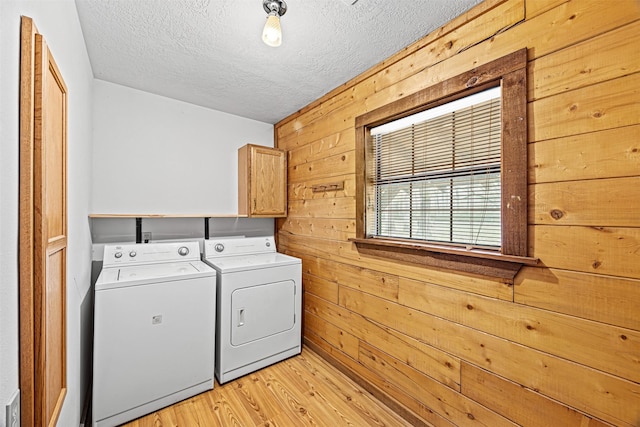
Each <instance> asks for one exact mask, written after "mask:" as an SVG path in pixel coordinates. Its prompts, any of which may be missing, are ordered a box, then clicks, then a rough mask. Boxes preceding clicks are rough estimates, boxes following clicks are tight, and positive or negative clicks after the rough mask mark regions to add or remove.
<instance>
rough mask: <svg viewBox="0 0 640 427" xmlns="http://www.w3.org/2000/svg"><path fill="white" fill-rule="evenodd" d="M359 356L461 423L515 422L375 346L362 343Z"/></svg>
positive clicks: (454, 420) (418, 397)
mask: <svg viewBox="0 0 640 427" xmlns="http://www.w3.org/2000/svg"><path fill="white" fill-rule="evenodd" d="M358 360H359V361H360V362H361V363H363V364H364V365H365V366H367V367H368V368H369V369H370V370H371V371H374V372H377V373H378V375H381V376H382V377H383V378H386V379H387V380H386V381H387V382H388V383H389V384H392V385H393V386H395V387H397V388H398V389H400V390H404V391H405V393H407V394H409V395H410V396H412V397H413V398H414V399H416V400H418V401H420V402H421V403H423V404H424V405H425V406H427V407H428V408H430V409H432V410H433V411H435V412H437V413H438V414H440V415H441V416H442V417H443V418H446V419H448V420H450V421H451V422H453V423H454V424H455V425H457V426H477V425H485V426H495V427H499V426H515V425H516V424H514V423H513V422H511V421H509V420H507V419H506V418H504V417H502V416H501V415H498V414H496V413H495V412H493V411H491V410H489V409H487V408H485V407H484V406H482V405H480V404H478V403H477V402H475V401H473V400H471V399H469V398H467V397H465V396H463V395H460V394H459V393H457V392H455V391H453V390H451V389H450V388H448V387H444V386H443V385H442V384H440V383H439V382H437V381H434V380H432V379H431V378H429V377H428V376H426V375H422V374H421V373H419V372H418V371H416V370H415V369H413V368H412V367H410V366H408V365H405V364H404V363H400V361H399V360H397V359H393V358H391V357H389V356H388V355H386V354H384V353H382V352H381V351H378V350H377V349H375V348H374V347H372V346H370V345H368V344H366V343H364V342H363V343H361V344H360V355H359V358H358Z"/></svg>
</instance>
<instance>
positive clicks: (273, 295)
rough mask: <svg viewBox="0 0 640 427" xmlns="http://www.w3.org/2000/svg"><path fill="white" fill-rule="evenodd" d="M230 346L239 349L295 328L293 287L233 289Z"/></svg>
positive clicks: (278, 284) (290, 282) (270, 285)
mask: <svg viewBox="0 0 640 427" xmlns="http://www.w3.org/2000/svg"><path fill="white" fill-rule="evenodd" d="M231 318H232V324H231V345H233V346H239V345H243V344H247V343H250V342H252V341H256V340H259V339H261V338H266V337H269V336H272V335H276V334H278V333H281V332H284V331H288V330H290V329H292V328H293V326H294V324H295V283H294V281H293V280H284V281H280V282H275V283H267V284H263V285H257V286H250V287H246V288H242V289H236V290H235V291H233V293H232V294H231Z"/></svg>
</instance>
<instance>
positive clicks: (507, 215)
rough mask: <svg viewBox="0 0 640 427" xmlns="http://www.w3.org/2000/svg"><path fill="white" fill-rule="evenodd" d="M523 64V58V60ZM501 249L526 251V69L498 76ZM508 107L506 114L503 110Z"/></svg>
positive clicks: (506, 251) (505, 251) (509, 251)
mask: <svg viewBox="0 0 640 427" xmlns="http://www.w3.org/2000/svg"><path fill="white" fill-rule="evenodd" d="M523 65H526V58H525V59H524V64H523ZM502 87H503V89H506V90H503V93H502V111H503V113H502V116H503V117H505V118H506V120H505V119H503V121H502V124H503V128H502V138H501V139H502V153H503V154H502V167H501V174H502V176H501V178H500V179H501V186H502V209H501V215H502V224H503V225H502V230H503V233H502V253H505V254H509V255H518V256H526V255H527V213H528V212H527V203H528V197H527V70H526V67H524V68H521V69H519V70H516V71H513V72H511V73H508V74H506V75H505V76H504V77H503V79H502ZM505 111H508V112H509V114H505V113H504V112H505Z"/></svg>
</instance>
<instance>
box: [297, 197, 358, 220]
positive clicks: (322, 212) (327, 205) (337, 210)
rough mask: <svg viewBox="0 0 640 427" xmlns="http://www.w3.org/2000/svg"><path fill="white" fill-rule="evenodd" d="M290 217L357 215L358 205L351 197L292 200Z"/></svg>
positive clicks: (347, 217) (342, 216)
mask: <svg viewBox="0 0 640 427" xmlns="http://www.w3.org/2000/svg"><path fill="white" fill-rule="evenodd" d="M288 210H289V215H288V216H289V217H291V218H297V217H303V218H338V219H339V218H342V219H350V218H353V217H354V216H355V213H356V212H355V211H356V206H355V203H354V201H353V198H351V197H342V198H337V199H327V200H325V199H312V200H292V201H291V202H290V203H289V204H288Z"/></svg>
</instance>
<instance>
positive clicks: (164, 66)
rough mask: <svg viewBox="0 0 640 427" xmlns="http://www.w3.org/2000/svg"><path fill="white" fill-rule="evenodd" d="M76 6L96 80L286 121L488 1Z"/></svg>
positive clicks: (257, 0)
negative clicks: (273, 19)
mask: <svg viewBox="0 0 640 427" xmlns="http://www.w3.org/2000/svg"><path fill="white" fill-rule="evenodd" d="M353 1H354V0H287V6H288V10H287V13H286V14H285V15H284V16H283V17H282V18H281V24H282V33H283V36H282V39H283V41H282V46H280V47H278V48H272V47H268V46H266V45H265V44H263V43H262V39H261V33H262V27H263V25H264V22H265V20H266V13H265V11H264V9H263V8H262V0H218V1H215V0H76V5H77V9H78V15H79V17H80V23H81V25H82V31H83V33H84V37H85V41H86V44H87V49H88V52H89V58H90V60H91V65H92V67H93V73H94V75H95V77H96V78H98V79H102V80H106V81H109V82H113V83H117V84H121V85H124V86H129V87H132V88H136V89H140V90H143V91H147V92H151V93H155V94H158V95H163V96H166V97H170V98H174V99H178V100H181V101H186V102H189V103H192V104H196V105H201V106H204V107H208V108H212V109H215V110H219V111H224V112H227V113H231V114H236V115H239V116H242V117H246V118H250V119H255V120H259V121H262V122H267V123H276V122H277V121H279V120H281V119H283V118H285V117H286V116H288V115H290V114H291V113H293V112H295V111H297V110H299V109H300V108H302V107H304V106H305V105H307V104H309V103H310V102H312V101H314V100H316V99H318V98H320V97H321V96H322V95H324V94H325V93H327V92H329V91H331V90H332V89H334V88H336V87H337V86H339V85H341V84H343V83H345V82H346V81H348V80H350V79H352V78H353V77H355V76H357V75H358V74H360V73H362V72H363V71H365V70H367V69H369V68H370V67H372V66H374V65H375V64H377V63H379V62H381V61H383V60H384V59H386V58H387V57H389V56H391V55H392V54H394V53H395V52H397V51H399V50H400V49H402V48H403V47H405V46H407V45H409V44H411V43H412V42H414V41H416V40H418V39H419V38H421V37H423V36H424V35H426V34H428V33H430V32H431V31H433V30H434V29H436V28H438V27H440V26H442V25H443V24H445V23H446V22H448V21H450V20H451V19H453V18H454V17H456V16H458V15H460V14H461V13H462V12H464V11H465V10H468V9H469V8H471V7H472V6H473V5H475V4H477V3H479V2H480V1H481V0H396V1H394V0H357V1H356V2H355V4H353V5H352V3H353Z"/></svg>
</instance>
